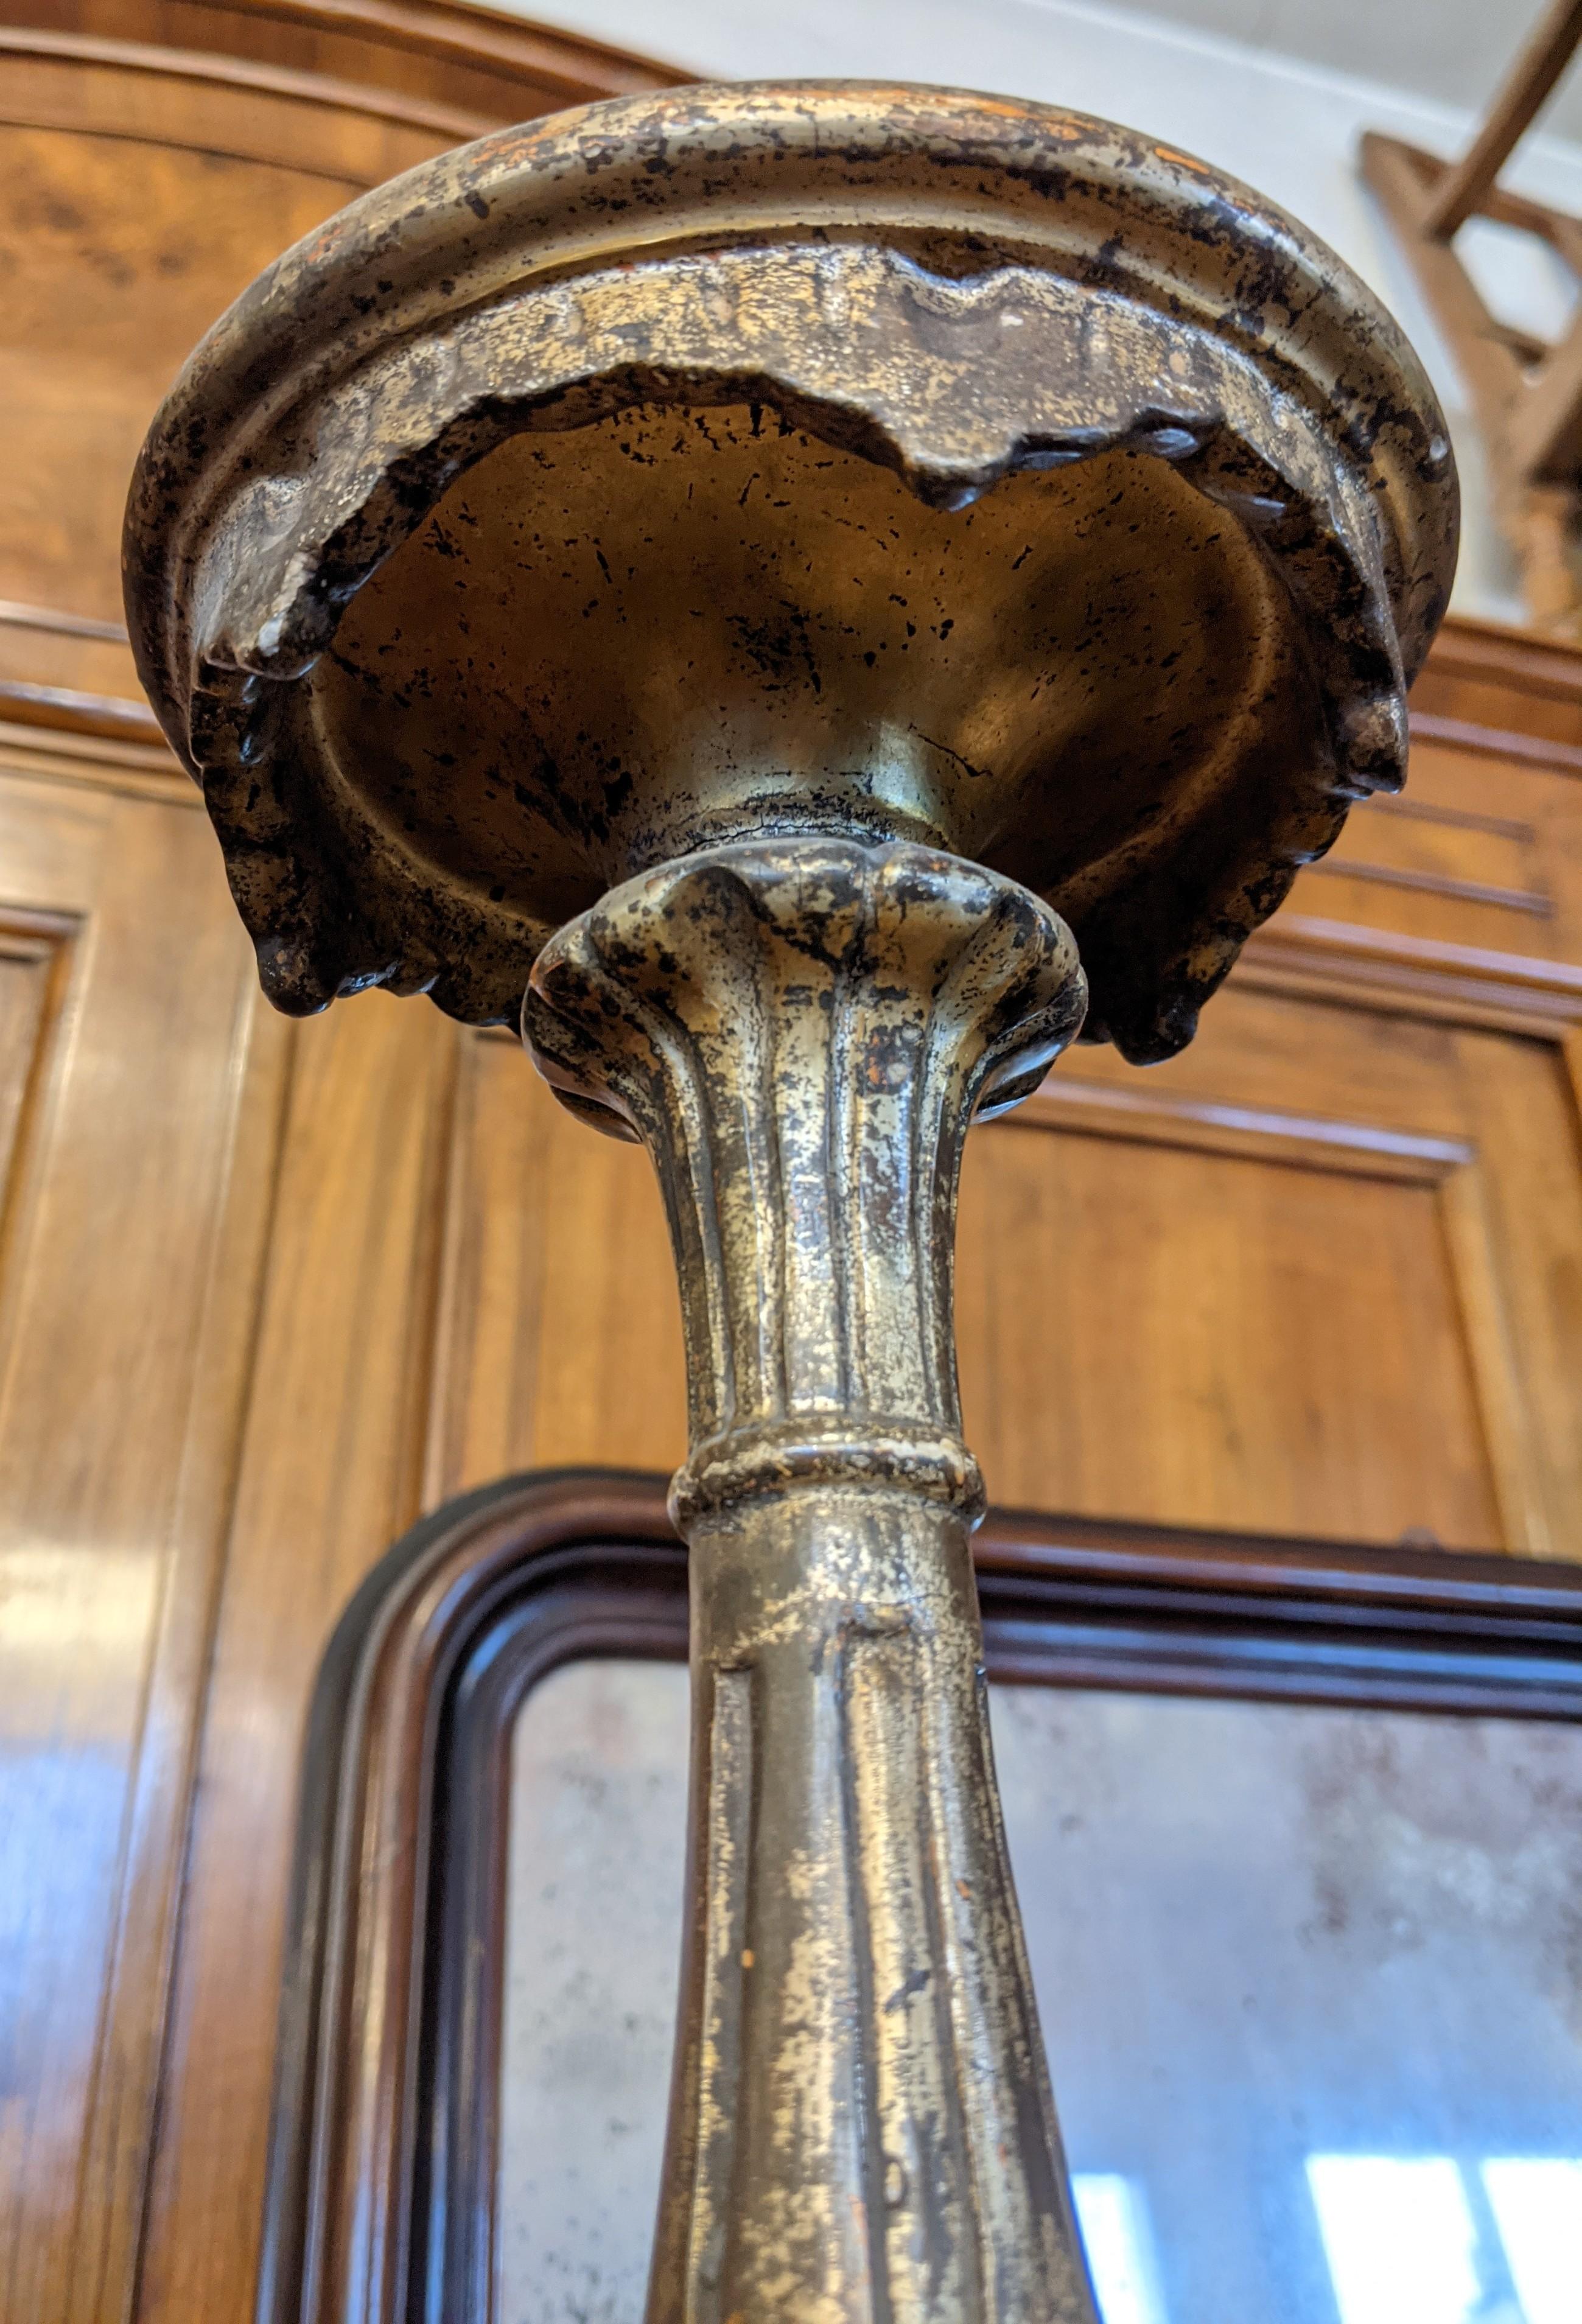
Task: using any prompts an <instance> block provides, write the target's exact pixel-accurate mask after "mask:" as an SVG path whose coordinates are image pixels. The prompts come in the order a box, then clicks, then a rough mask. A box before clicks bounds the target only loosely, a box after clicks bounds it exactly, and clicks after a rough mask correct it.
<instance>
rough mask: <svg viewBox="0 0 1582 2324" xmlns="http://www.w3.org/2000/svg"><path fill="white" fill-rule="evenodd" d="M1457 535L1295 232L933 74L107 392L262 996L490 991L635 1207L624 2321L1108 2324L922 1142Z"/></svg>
mask: <svg viewBox="0 0 1582 2324" xmlns="http://www.w3.org/2000/svg"><path fill="white" fill-rule="evenodd" d="M1455 526H1456V493H1455V481H1454V472H1453V469H1452V466H1451V463H1450V457H1449V447H1448V445H1447V442H1446V438H1445V435H1444V429H1443V423H1442V421H1441V420H1440V417H1439V412H1438V410H1437V408H1436V406H1435V404H1434V401H1433V398H1432V395H1431V393H1430V391H1429V389H1428V387H1427V385H1426V383H1425V382H1424V380H1423V378H1422V375H1421V371H1420V370H1419V368H1418V366H1417V364H1416V363H1415V360H1414V358H1413V357H1412V355H1411V353H1410V350H1409V349H1407V348H1406V346H1404V344H1403V341H1402V339H1401V338H1400V336H1399V334H1398V333H1397V332H1396V331H1395V329H1394V327H1393V325H1392V324H1391V323H1390V322H1389V320H1388V318H1386V317H1385V316H1384V315H1383V314H1382V313H1381V312H1380V310H1379V309H1377V308H1376V307H1375V305H1374V304H1373V302H1372V301H1371V300H1370V299H1369V298H1368V296H1367V294H1366V292H1365V291H1363V289H1362V287H1361V286H1360V285H1359V284H1358V283H1357V282H1356V281H1354V280H1353V278H1352V277H1351V276H1349V275H1348V274H1347V272H1346V270H1345V269H1344V268H1343V267H1341V266H1340V264H1339V263H1338V261H1337V260H1336V259H1334V257H1333V256H1332V255H1331V254H1329V252H1327V251H1325V250H1324V249H1323V248H1322V247H1321V245H1320V244H1317V243H1315V242H1313V241H1312V240H1311V237H1309V236H1307V235H1304V234H1303V233H1302V231H1301V229H1300V228H1299V227H1297V226H1294V225H1292V222H1291V221H1290V220H1289V219H1286V218H1284V217H1281V216H1280V215H1279V213H1277V212H1275V211H1273V210H1271V209H1269V208H1267V207H1266V206H1265V205H1264V204H1262V203H1260V202H1259V201H1258V200H1257V199H1256V198H1255V197H1254V196H1253V195H1251V194H1248V193H1247V192H1246V190H1245V189H1242V188H1240V187H1237V186H1236V185H1234V184H1232V183H1230V182H1229V181H1228V180H1225V179H1222V178H1220V177H1218V176H1217V175H1215V174H1214V173H1213V172H1211V171H1207V170H1205V169H1204V168H1203V167H1202V166H1201V164H1200V163H1198V162H1195V161H1191V160H1190V159H1189V158H1188V157H1185V156H1183V155H1181V154H1178V153H1173V152H1166V151H1164V150H1163V149H1161V148H1158V147H1156V146H1151V145H1149V144H1147V143H1145V141H1143V140H1141V139H1139V138H1136V137H1134V136H1132V135H1130V134H1127V132H1125V131H1121V130H1117V129H1113V128H1110V127H1108V125H1106V124H1101V123H1095V122H1090V121H1086V120H1083V119H1081V118H1079V117H1078V116H1075V115H1069V114H1063V113H1059V112H1055V111H1053V110H1051V109H1048V108H1044V107H1039V106H1022V105H1015V104H1009V103H1005V102H1001V101H999V100H996V99H992V98H988V97H970V96H963V95H959V94H954V93H950V92H942V91H934V90H923V89H897V88H865V87H860V86H848V85H829V86H823V85H816V84H806V85H800V86H793V87H788V88H729V89H709V88H701V89H685V90H682V91H678V92H676V93H673V94H667V95H666V96H663V97H646V98H642V99H639V100H633V101H623V102H620V103H616V104H612V105H603V106H593V107H590V108H589V109H587V110H586V111H585V112H582V113H577V114H572V115H566V116H564V117H563V118H561V119H559V120H556V121H552V122H550V123H547V124H535V125H534V126H532V127H530V128H527V129H522V130H518V131H512V132H510V133H508V134H505V135H503V136H499V137H493V138H489V139H486V140H484V141H483V143H480V144H478V145H475V146H473V147H469V148H467V149H465V150H464V151H463V152H457V153H455V154H452V155H448V156H446V157H444V158H443V159H441V160H440V161H436V162H433V163H430V164H428V166H426V167H425V168H424V169H422V170H419V171H415V172H413V173H411V174H410V175H409V176H408V177H406V178H403V179H400V180H397V181H396V182H395V183H394V184H392V185H391V186H389V187H386V188H384V189H382V191H380V192H379V193H377V194H374V195H373V196H370V197H369V198H366V199H365V200H363V201H362V202H359V203H357V204H354V206H353V208H351V209H350V210H348V211H347V212H346V213H345V214H344V216H343V217H340V218H338V219H336V220H334V221H332V222H331V223H330V225H329V226H326V227H325V228H323V229H322V230H321V231H320V232H319V233H318V234H317V235H314V236H311V237H310V238H309V239H308V241H307V242H305V243H303V244H299V247H298V248H297V249H296V250H295V251H293V252H291V253H290V254H288V255H287V256H286V257H285V258H284V259H282V260H281V262H280V263H279V264H278V265H277V266H276V267H274V268H273V269H271V272H269V273H268V274H267V275H265V276H264V277H263V278H262V281H260V282H259V283H258V284H257V285H256V286H255V287H254V289H253V291H250V292H249V293H248V294H247V295H246V297H245V298H244V299H243V300H241V301H240V302H239V304H238V305H237V306H236V308H235V309H233V311H232V313H231V314H230V315H229V316H228V317H226V318H225V320H224V321H223V322H222V323H221V324H220V325H219V326H218V327H217V328H216V331H215V332H214V333H212V334H211V336H210V337H209V338H208V339H207V341H206V342H205V344H204V346H202V347H201V348H200V349H199V351H198V355H196V356H195V357H194V359H193V362H192V364H191V365H190V367H189V371H188V372H187V374H185V375H184V377H183V379H182V380H181V382H180V383H179V384H178V386H177V388H176V390H175V391H174V392H173V394H172V395H171V397H170V401H169V402H168V403H167V405H166V407H165V409H164V410H163V412H162V413H161V417H160V420H158V422H157V423H156V426H155V429H154V430H153V433H152V436H151V438H150V440H149V444H148V446H147V447H146V448H145V451H144V454H143V461H142V463H141V466H140V467H139V471H138V475H137V479H136V483H135V485H134V489H133V501H132V506H131V510H130V512H129V516H128V527H127V592H128V606H129V611H130V615H131V620H132V625H133V634H134V638H135V641H136V644H137V650H138V652H139V654H140V657H141V665H142V668H143V672H144V676H145V678H146V681H147V684H148V686H149V688H150V691H151V694H152V697H153V699H154V702H155V705H156V706H157V708H158V709H159V711H160V715H161V719H162V720H163V722H164V724H165V726H166V730H167V732H168V733H170V738H171V740H172V742H174V743H175V744H176V746H177V748H178V749H179V750H180V751H181V752H182V753H183V755H184V756H185V758H186V759H187V761H188V763H189V766H190V767H191V768H192V770H193V771H194V772H195V773H196V774H198V776H199V777H200V779H201V780H202V782H203V785H204V789H205V794H206V797H207V802H208V806H209V810H210V813H211V815H212V816H213V817H214V820H215V823H216V827H217V829H218V831H219V834H220V837H221V841H222V844H223V845H224V848H225V859H226V863H227V867H228V869H229V872H230V877H231V881H232V885H233V888H234V890H235V895H236V899H237V902H238V904H239V906H240V908H241V910H242V914H243V917H244V919H245V921H246V923H247V925H248V927H249V928H250V930H251V931H252V934H253V938H254V941H255V943H256V944H257V946H258V951H259V958H260V964H261V967H262V973H263V979H264V982H265V985H266V987H267V989H268V990H269V991H270V993H271V997H272V998H273V999H275V1000H276V1001H278V1002H279V1003H280V1004H281V1006H282V1007H285V1008H288V1009H291V1010H312V1009H317V1008H320V1007H322V1006H324V1004H325V1003H326V1002H327V1001H329V1000H331V999H332V998H334V996H335V995H336V993H340V992H347V991H356V990H358V989H360V988H362V987H364V986H367V985H370V984H385V985H388V986H390V987H391V988H392V989H393V990H395V991H402V992H414V991H427V992H430V993H431V994H432V995H433V997H434V998H435V1000H436V1001H438V1002H439V1003H440V1004H441V1005H442V1006H443V1007H445V1008H446V1009H448V1010H452V1011H453V1012H454V1013H455V1015H457V1016H459V1017H461V1018H464V1019H470V1020H472V1021H474V1022H488V1021H491V1020H493V1019H501V1018H506V1017H510V1016H511V1015H513V1014H514V1013H515V1012H516V1011H517V1010H518V1008H519V1007H520V1008H521V1010H522V1026H523V1032H524V1036H525V1037H526V1039H527V1042H528V1045H529V1049H530V1051H531V1052H532V1054H533V1056H534V1057H535V1058H536V1060H537V1061H538V1065H539V1066H540V1068H541V1070H542V1071H543V1072H544V1073H545V1074H546V1075H547V1078H548V1079H549V1080H550V1081H551V1082H552V1083H553V1084H554V1085H555V1087H556V1090H557V1091H558V1092H559V1093H560V1094H561V1095H562V1096H563V1097H564V1098H565V1099H566V1102H568V1103H569V1104H571V1105H572V1106H573V1108H574V1109H575V1111H578V1112H579V1113H581V1114H583V1115H584V1116H585V1117H586V1118H589V1119H591V1120H594V1121H595V1122H597V1123H598V1125H599V1126H600V1127H602V1128H607V1129H614V1130H618V1131H620V1132H621V1133H622V1134H626V1135H635V1136H637V1137H640V1138H641V1139H642V1140H643V1142H644V1143H645V1145H646V1146H647V1147H648V1149H649V1152H650V1153H651V1155H652V1157H653V1158H654V1162H655V1165H656V1167H657V1170H658V1176H659V1179H660V1183H661V1185H662V1188H663V1191H664V1195H665V1201H666V1206H667V1214H668V1218H669V1223H670V1231H671V1238H672V1241H673V1244H674V1247H675V1250H676V1263H677V1269H678V1273H679V1277H680V1282H681V1291H682V1311H683V1317H684V1324H685V1335H686V1353H687V1370H688V1385H689V1398H690V1420H691V1446H690V1452H689V1457H688V1459H687V1462H686V1463H685V1466H684V1467H683V1469H682V1470H681V1471H680V1472H679V1474H678V1475H677V1477H676V1481H675V1485H674V1487H673V1490H672V1499H671V1508H672V1512H673V1515H674V1517H675V1518H676V1523H677V1525H678V1526H679V1527H680V1528H681V1529H682V1530H683V1531H684V1532H685V1535H686V1537H687V1540H688V1543H689V1545H690V1550H691V1577H692V1606H693V1614H692V1669H693V1715H694V1729H693V1804H692V1817H691V1832H692V1839H691V1849H692V1865H691V1888H690V1904H689V1908H688V1917H687V1952H686V1960H685V1969H684V1978H683V1997H682V2011H681V2024H680V2031H679V2035H678V2045H677V2063H676V2080H675V2085H674V2089H673V2094H672V2104H671V2115H670V2130H669V2139H668V2145H667V2161H666V2169H665V2185H664V2193H663V2198H662V2202H661V2209H660V2219H659V2228H658V2243H657V2247H656V2255H655V2264H654V2271H653V2277H652V2282H651V2289H650V2295H649V2309H648V2313H649V2319H650V2324H759V2319H768V2318H771V2317H774V2318H781V2319H786V2324H990V2319H993V2324H1013V2320H1014V2324H1093V2319H1094V2309H1093V2304H1092V2293H1091V2289H1090V2284H1089V2282H1088V2279H1087V2273H1086V2268H1085V2264H1084V2262H1083V2258H1082V2254H1081V2240H1080V2237H1079V2236H1078V2234H1077V2230H1076V2225H1075V2220H1074V2217H1073V2213H1072V2203H1071V2198H1070V2192H1069V2189H1068V2187H1067V2185H1066V2180H1065V2173H1064V2170H1063V2166H1062V2160H1061V2152H1060V2142H1059V2136H1058V2132H1057V2130H1056V2126H1055V2117H1054V2109H1053V2100H1052V2098H1051V2094H1050V2089H1049V2083H1048V2075H1047V2070H1046V2068H1045V2065H1044V2054H1043V2047H1042V2043H1041V2040H1040V2037H1039V2033H1038V2024H1037V2015H1036V2011H1035V2006H1034V2002H1033V1994H1032V1986H1031V1980H1030V1978H1029V1976H1028V1971H1027V1961H1026V1949H1025V1946H1024V1943H1023V1939H1022V1932H1021V1925H1020V1922H1019V1919H1018V1915H1017V1912H1016V1898H1015V1893H1014V1890H1013V1887H1012V1884H1011V1879H1010V1873H1009V1867H1008V1865H1007V1858H1006V1851H1005V1842H1004V1835H1003V1832H1002V1830H1001V1826H1000V1819H999V1809H998V1797H997V1794H996V1791H995V1784H994V1776H993V1766H992V1755H991V1749H990V1741H989V1730H988V1724H987V1717H986V1703H985V1695H984V1689H983V1679H982V1641H981V1634H980V1625H979V1617H978V1609H977V1600H976V1595H975V1591H974V1586H973V1580H972V1567H971V1556H970V1535H971V1530H972V1527H973V1526H974V1524H975V1523H976V1521H977V1518H978V1517H979V1515H980V1511H981V1507H982V1490H981V1482H980V1478H979V1474H978V1470H977V1466H976V1463H975V1462H974V1461H973V1459H972V1456H971V1453H970V1451H969V1450H968V1448H967V1446H966V1444H965V1443H963V1441H962V1439H961V1412H960V1402H959V1397H958V1393H957V1384H956V1375H955V1354H954V1333H953V1323H952V1265H953V1252H954V1238H955V1207H956V1189H957V1182H958V1176H959V1170H960V1164H961V1150H962V1147H963V1144H964V1141H965V1139H966V1135H967V1130H968V1128H969V1125H970V1122H971V1120H972V1119H973V1117H974V1115H975V1113H978V1112H980V1111H989V1110H996V1109H998V1108H1000V1107H1003V1106H1006V1105H1009V1104H1014V1103H1015V1102H1016V1101H1017V1099H1018V1098H1019V1097H1022V1096H1025V1095H1026V1093H1027V1091H1028V1090H1029V1089H1030V1088H1031V1087H1033V1086H1034V1085H1035V1084H1036V1082H1037V1081H1038V1079H1039V1078H1040V1076H1041V1075H1042V1074H1043V1073H1044V1070H1045V1068H1046V1067H1047V1065H1049V1064H1050V1062H1051V1061H1052V1060H1053V1057H1054V1056H1056V1055H1057V1054H1058V1052H1059V1051H1060V1049H1061V1048H1062V1047H1063V1046H1064V1045H1065V1044H1066V1043H1067V1042H1068V1041H1070V1040H1071V1039H1072V1038H1073V1037H1076V1035H1077V1033H1078V1030H1079V1028H1081V1027H1082V1025H1083V1016H1084V1010H1087V1022H1086V1028H1085V1031H1086V1034H1087V1036H1088V1037H1093V1038H1101V1039H1102V1038H1109V1039H1113V1040H1115V1041H1116V1042H1117V1043H1118V1045H1119V1047H1121V1048H1122V1049H1123V1050H1124V1051H1125V1052H1126V1054H1127V1056H1131V1057H1133V1058H1136V1059H1139V1060H1146V1059H1149V1058H1154V1057H1160V1056H1167V1055H1168V1054H1170V1052H1171V1051H1173V1050H1174V1049H1176V1048H1179V1047H1181V1045H1182V1042H1184V1041H1185V1040H1187V1039H1189V1038H1190V1037H1191V1032H1192V1029H1193V1027H1194V1025H1195V1023H1196V1019H1197V1012H1198V1010H1199V1008H1200V1005H1201V1003H1202V1001H1203V1000H1204V999H1205V998H1206V996H1207V995H1208V994H1209V993H1210V992H1211V991H1212V990H1213V988H1214V986H1215V985H1216V984H1217V983H1218V982H1219V980H1220V979H1221V978H1222V977H1223V976H1224V974H1225V973H1226V971H1227V970H1228V967H1229V965H1230V964H1231V962H1232V961H1233V960H1234V958H1235V955H1236V953H1237V948H1238V947H1239V945H1241V943H1242V942H1243V941H1244V939H1245V938H1246V936H1247V935H1248V934H1249V933H1250V932H1251V930H1252V929H1253V928H1254V927H1256V926H1257V924H1258V923H1259V921H1260V920H1262V919H1263V918H1265V917H1266V915H1267V914H1268V913H1269V912H1270V911H1272V910H1273V909H1274V907H1275V905H1276V904H1277V903H1278V902H1279V900H1280V899H1281V897H1282V896H1283V893H1284V892H1285V890H1286V888H1287V887H1288V885H1289V883H1290V881H1291V879H1292V874H1293V872H1294V871H1295V869H1296V867H1297V866H1298V865H1299V864H1301V862H1306V861H1309V860H1311V857H1313V856H1314V855H1315V854H1318V853H1321V852H1322V850H1323V849H1324V848H1325V847H1326V846H1328V845H1329V843H1330V842H1331V841H1332V840H1333V838H1334V837H1335V835H1336V833H1337V832H1338V828H1339V825H1340V823H1341V820H1342V818H1343V816H1344V815H1345V813H1346V811H1347V807H1348V805H1349V804H1350V802H1352V801H1353V800H1355V799H1357V798H1361V797H1363V796H1365V795H1366V793H1367V792H1369V791H1370V790H1376V789H1391V788H1395V787H1396V786H1397V785H1398V784H1399V782H1400V780H1401V777H1402V772H1403V765H1404V758H1405V748H1406V725H1405V711H1404V689H1405V686H1406V683H1407V681H1408V680H1409V678H1411V676H1412V672H1413V671H1414V670H1415V669H1416V667H1417V665H1418V662H1419V661H1420V660H1421V656H1422V654H1423V652H1424V650H1426V647H1427V643H1428V641H1429V638H1430V635H1431V632H1432V630H1433V627H1434V625H1435V623H1436V622H1437V621H1438V619H1439V613H1440V612H1441V610H1442V608H1443V605H1444V602H1445V597H1446V595H1447V591H1448V588H1449V578H1450V569H1451V565H1452V561H1453V554H1454V538H1455ZM1079 955H1080V957H1079ZM524 993H525V1001H524ZM397 2272H398V2273H399V2269H398V2271H397ZM324 2312H325V2313H326V2314H327V2313H328V2312H329V2311H328V2310H325V2311H324Z"/></svg>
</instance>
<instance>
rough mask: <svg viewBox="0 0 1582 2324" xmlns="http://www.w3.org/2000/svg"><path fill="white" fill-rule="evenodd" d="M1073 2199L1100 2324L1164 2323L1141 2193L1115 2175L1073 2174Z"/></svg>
mask: <svg viewBox="0 0 1582 2324" xmlns="http://www.w3.org/2000/svg"><path fill="white" fill-rule="evenodd" d="M1072 2198H1073V2199H1074V2200H1075V2203H1076V2207H1077V2224H1078V2225H1079V2227H1081V2231H1082V2248H1083V2250H1084V2251H1085V2252H1086V2253H1087V2255H1088V2270H1089V2273H1090V2275H1091V2276H1092V2278H1093V2289H1094V2291H1095V2292H1097V2293H1098V2295H1099V2309H1100V2310H1101V2312H1102V2314H1103V2318H1104V2324H1165V2316H1164V2306H1163V2304H1162V2302H1161V2301H1160V2298H1159V2292H1158V2288H1157V2278H1156V2275H1155V2273H1154V2247H1153V2237H1152V2236H1151V2235H1150V2234H1149V2231H1148V2219H1147V2214H1146V2212H1145V2209H1144V2207H1143V2198H1142V2194H1141V2191H1140V2190H1139V2189H1138V2188H1137V2187H1136V2186H1135V2185H1134V2183H1133V2182H1132V2181H1131V2180H1129V2179H1123V2178H1122V2177H1121V2176H1120V2174H1119V2173H1118V2172H1113V2171H1075V2172H1072Z"/></svg>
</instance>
